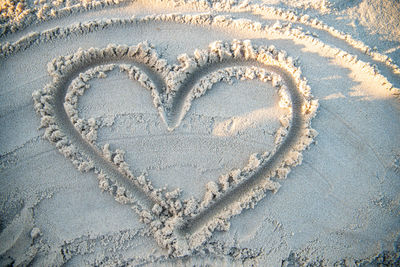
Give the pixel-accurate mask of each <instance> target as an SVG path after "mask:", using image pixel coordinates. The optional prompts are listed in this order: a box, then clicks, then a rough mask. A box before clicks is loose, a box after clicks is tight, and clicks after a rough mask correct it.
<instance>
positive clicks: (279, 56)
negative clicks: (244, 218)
mask: <svg viewBox="0 0 400 267" xmlns="http://www.w3.org/2000/svg"><path fill="white" fill-rule="evenodd" d="M216 43H217V45H216ZM216 43H213V44H211V45H210V47H209V49H208V50H207V51H206V52H205V53H206V54H207V53H208V54H207V55H208V56H207V59H206V60H205V61H204V59H201V56H198V55H197V56H196V52H195V56H194V57H186V59H183V58H181V59H179V58H178V59H179V61H180V62H181V65H180V66H179V65H178V66H170V65H168V63H167V62H166V61H165V60H164V61H162V59H160V58H159V57H158V55H156V54H154V53H153V52H155V50H152V49H149V47H148V45H146V44H139V45H138V46H131V47H128V46H116V45H110V46H108V47H107V48H105V49H95V48H93V49H89V50H86V51H83V50H79V51H78V52H77V53H75V54H74V55H73V56H67V57H60V58H58V59H55V60H54V61H53V62H52V63H51V64H49V68H48V70H49V73H50V75H51V76H53V82H52V83H50V84H48V85H47V86H46V87H45V88H43V89H42V90H39V91H36V92H34V94H33V98H34V102H35V109H36V111H37V112H38V113H39V114H40V115H41V116H42V122H41V123H42V127H44V128H46V131H45V136H46V137H47V139H49V141H50V142H52V143H55V144H56V147H57V148H59V150H60V151H61V152H62V153H63V154H64V155H66V153H65V149H64V147H63V145H67V146H68V147H71V146H74V144H79V145H82V144H81V143H80V142H81V141H80V138H81V136H80V135H79V133H78V132H77V131H76V132H74V131H73V130H72V129H75V128H74V126H73V125H72V128H68V127H64V126H65V125H68V122H70V120H69V119H70V118H69V117H68V115H67V113H66V111H65V109H64V108H62V109H59V108H58V107H63V103H62V100H63V99H65V94H66V91H67V88H68V86H67V85H69V84H70V82H71V81H72V78H71V77H75V76H76V75H78V74H79V73H82V72H83V70H84V69H85V68H87V67H88V66H93V64H94V63H96V62H98V63H101V64H105V63H108V62H111V61H113V62H115V61H116V60H117V61H126V60H128V61H135V60H136V61H137V62H136V63H138V64H139V65H140V67H141V69H142V70H143V69H146V68H147V70H149V69H151V68H152V67H153V71H154V70H156V71H157V72H161V73H165V77H164V79H165V80H166V84H167V86H166V88H165V92H166V94H164V95H161V96H160V93H162V90H158V91H157V86H156V88H153V89H151V90H150V91H151V94H152V96H153V104H155V106H156V108H157V109H158V111H159V114H160V116H161V118H163V119H164V121H165V123H166V124H167V125H168V127H169V128H170V129H171V128H172V129H173V128H174V127H177V126H178V125H179V123H180V121H181V119H182V118H183V116H184V115H185V112H187V110H188V109H189V108H190V105H189V106H186V107H183V108H182V109H181V110H182V111H183V115H182V114H178V116H176V119H175V121H174V120H173V121H172V127H171V124H170V121H168V118H167V115H166V113H168V112H170V111H168V110H167V112H166V113H165V109H164V105H166V104H165V103H163V101H166V103H167V105H168V103H169V104H170V106H172V107H174V104H173V103H174V102H173V101H174V100H175V99H178V98H174V94H176V93H177V92H179V88H180V87H179V86H177V85H176V81H174V79H173V78H174V77H171V76H168V75H172V76H174V75H175V76H176V77H178V78H181V80H182V77H179V75H183V81H185V79H186V78H187V77H190V75H191V73H190V72H189V73H186V74H185V72H187V70H188V68H190V67H191V66H192V65H191V64H192V63H193V62H194V63H195V65H196V67H195V69H196V68H198V66H199V65H201V60H203V63H204V62H205V65H204V66H206V67H207V66H210V65H214V64H215V65H218V63H220V62H226V61H227V59H235V60H237V61H239V62H240V61H246V62H251V63H254V62H258V63H261V65H263V66H264V67H266V66H267V63H269V64H270V65H272V66H274V67H273V68H275V70H277V69H280V71H283V73H284V80H286V81H290V83H291V84H290V87H292V88H296V89H298V93H299V94H298V96H297V98H296V97H294V98H295V99H294V100H293V95H291V101H292V102H293V103H295V104H296V101H297V102H299V103H297V104H296V105H295V108H296V111H295V112H293V114H292V115H293V117H292V120H296V119H297V120H298V122H297V123H296V122H295V123H294V125H298V131H299V133H300V132H301V133H302V134H303V136H302V137H304V138H305V140H303V143H301V144H297V145H298V146H301V148H300V149H298V150H299V151H301V150H303V149H304V148H305V147H307V146H308V145H309V144H310V142H311V140H312V139H313V137H314V136H315V134H316V133H315V132H314V131H313V130H312V129H311V127H310V121H311V118H312V117H313V116H314V115H315V111H316V108H317V106H318V103H317V102H316V101H315V100H313V99H312V95H311V94H310V89H309V87H308V86H307V85H306V80H305V79H304V78H302V77H301V72H300V70H299V69H298V68H297V67H295V66H294V65H293V64H292V61H291V59H290V58H288V57H287V56H286V55H285V53H284V52H282V51H277V50H276V49H274V48H273V47H270V48H264V47H259V48H258V49H257V48H254V47H253V46H252V45H251V43H250V42H247V41H244V42H241V41H237V40H235V41H233V42H232V44H227V43H222V42H216ZM227 48H228V50H226V49H227ZM135 49H136V52H135V53H137V54H135V53H131V55H129V53H130V51H131V52H132V51H133V50H135ZM149 51H150V53H149ZM229 51H230V52H229ZM203 52H204V51H203ZM224 53H225V54H224ZM150 54H151V56H150V57H148V55H150ZM200 54H201V53H200ZM211 55H213V57H211ZM63 61H64V63H65V62H71V63H72V64H71V65H69V64H66V65H63V64H60V63H61V62H63ZM149 63H151V64H149ZM160 63H161V64H160ZM164 63H166V64H164ZM152 64H153V65H154V64H156V65H157V64H158V65H157V67H154V66H156V65H154V66H152ZM149 65H150V68H149ZM185 66H186V67H185ZM192 67H193V66H192ZM269 67H271V66H269ZM196 71H198V69H197V70H196ZM149 73H150V76H151V71H149ZM289 73H291V74H289ZM185 75H186V76H185ZM290 75H293V76H294V78H293V77H290ZM168 77H169V78H171V79H170V80H168ZM185 77H186V78H185ZM154 80H156V79H154ZM169 81H171V83H170V84H169V83H168V82H169ZM178 81H180V80H179V79H178ZM158 88H159V87H158ZM176 88H178V90H174V89H176ZM187 88H189V90H188V91H187V94H186V96H185V97H184V98H185V99H187V98H189V102H186V103H191V101H192V100H193V99H194V98H195V97H194V95H193V94H192V95H191V94H190V93H191V92H192V91H193V88H191V87H187ZM294 91H296V90H294ZM292 93H293V92H292ZM171 96H172V97H171ZM296 99H297V100H296ZM168 101H169V102H168ZM171 101H172V102H171ZM171 103H172V104H171ZM185 109H186V110H185ZM300 115H304V117H302V116H300ZM63 124H64V125H63ZM69 126H71V125H69ZM296 127H297V126H296ZM75 130H76V129H75ZM293 132H294V131H293V127H292V126H291V130H290V131H289V133H288V137H287V138H289V137H290V134H291V133H293ZM293 138H294V139H296V136H294V137H293ZM293 138H292V139H293ZM70 139H71V140H70ZM285 140H286V139H285ZM285 140H283V144H285ZM294 141H296V140H294ZM280 148H281V146H279V147H278V148H275V149H274V151H272V153H271V155H276V154H277V153H276V152H277V151H278V152H279V149H280ZM287 149H289V148H287ZM80 150H82V149H80ZM84 151H85V152H84V153H82V152H80V151H74V153H75V154H74V153H72V154H69V155H66V156H67V157H70V159H72V160H73V161H74V160H75V161H78V162H77V163H78V167H80V165H79V160H82V159H84V158H85V157H88V158H89V159H91V160H93V158H94V157H95V153H88V150H84ZM89 152H90V151H89ZM86 154H89V155H86ZM271 158H272V159H271ZM259 160H260V161H261V163H260V164H261V165H263V164H264V163H265V162H266V163H265V164H268V161H269V162H271V160H272V161H275V162H276V161H282V160H283V159H280V158H277V159H273V157H270V158H261V159H259ZM295 161H296V160H295ZM84 162H85V161H84ZM73 163H74V162H73ZM298 163H299V162H292V163H291V164H286V163H285V164H284V165H288V166H294V165H296V164H298ZM74 165H76V162H75V163H74ZM95 166H102V168H104V166H108V167H107V168H108V170H107V171H106V172H108V173H109V174H108V176H111V177H113V176H114V177H120V175H121V170H120V169H116V168H115V166H110V165H109V163H107V162H106V161H101V160H100V161H98V162H95V163H94V164H93V166H90V164H89V166H88V167H95ZM97 168H98V167H97ZM95 171H96V170H95ZM97 171H98V170H97ZM98 172H99V171H98ZM101 174H102V172H99V175H101ZM103 175H104V172H103ZM123 175H125V176H128V178H137V177H134V176H133V175H132V174H129V173H123ZM267 176H268V178H267V179H264V180H262V178H263V177H262V176H260V175H259V176H257V177H261V178H258V179H252V178H249V179H245V180H244V184H245V185H246V184H247V186H246V187H244V186H243V185H242V184H236V185H235V187H234V188H233V190H231V191H227V192H224V194H225V195H228V196H229V193H230V192H231V193H230V195H231V196H232V194H235V193H237V192H236V191H237V189H238V188H239V189H240V188H248V189H250V191H257V190H258V194H259V195H257V193H256V195H254V196H253V197H254V198H255V203H256V202H258V200H259V199H261V198H262V195H263V194H264V193H265V191H266V190H268V189H271V182H273V181H272V180H271V179H270V178H272V177H273V176H274V175H272V173H269V175H267ZM251 177H254V175H253V176H251ZM249 181H250V182H249ZM252 181H253V182H252ZM266 181H267V183H265V182H266ZM118 182H119V183H120V184H122V186H123V187H125V188H128V191H130V192H131V193H132V192H135V191H137V190H132V186H131V184H130V183H128V182H127V181H126V180H125V179H118ZM130 182H133V184H134V185H136V187H139V188H141V189H143V188H145V189H146V188H147V189H146V190H147V191H146V190H145V196H144V197H143V199H142V200H141V201H142V202H143V203H146V199H147V198H150V199H151V200H152V201H154V202H156V203H158V204H160V203H165V198H163V196H162V192H161V191H160V190H157V189H154V188H152V187H151V184H150V183H148V182H147V181H146V180H143V178H141V179H140V181H138V180H135V179H130ZM248 183H250V184H248ZM257 183H258V184H257ZM263 183H264V184H263ZM235 189H236V191H235ZM239 191H240V190H239ZM245 191H246V190H245ZM232 192H233V193H232ZM139 194H140V193H138V191H137V192H135V196H138V195H139ZM242 195H243V194H242ZM260 196H261V197H260ZM228 198H229V197H228ZM214 202H215V203H217V206H218V203H223V204H224V202H223V201H220V200H219V199H218V200H217V201H214ZM232 203H233V202H232ZM241 203H242V202H241ZM251 203H253V204H254V201H253V200H249V201H248V204H251ZM132 204H134V209H135V210H136V211H137V212H138V213H139V214H140V216H141V218H142V221H144V222H145V223H147V224H149V225H150V227H151V228H156V226H154V221H152V219H149V218H152V217H153V216H154V212H153V211H151V209H149V208H144V207H143V206H141V205H140V204H138V203H132ZM149 206H151V205H149ZM222 206H224V207H226V206H227V205H226V203H225V204H224V205H222ZM228 206H229V205H228ZM250 206H251V205H250ZM224 207H223V208H224ZM153 208H154V206H153ZM161 208H162V209H165V210H168V209H170V208H171V207H168V205H161ZM243 208H246V207H245V206H244V207H241V208H240V209H239V212H238V213H240V212H241V210H242V209H243ZM247 208H248V207H247ZM204 210H205V211H206V212H207V211H209V210H210V209H209V208H208V206H207V207H206V208H205V209H204ZM229 212H230V213H231V214H228V215H227V217H226V218H219V217H218V218H217V219H218V220H219V222H218V223H217V224H216V225H214V226H211V228H213V229H211V231H208V228H209V227H208V226H207V225H206V226H207V227H205V226H204V224H203V228H207V229H206V232H204V231H203V232H201V231H197V232H196V231H195V233H193V232H191V231H187V229H185V228H187V227H186V226H185V223H182V220H181V221H180V219H181V218H177V217H176V216H175V215H174V214H173V212H170V214H168V215H167V217H169V218H168V219H167V220H166V221H164V222H163V223H164V226H163V227H162V228H160V229H158V230H156V231H153V233H154V236H155V237H156V239H157V240H158V241H159V243H160V241H161V240H164V241H165V240H167V241H166V242H161V244H160V245H162V246H164V247H167V248H168V249H169V250H170V254H171V255H186V254H188V253H189V252H190V251H193V250H195V249H197V248H198V247H199V246H201V245H202V244H203V243H204V242H205V241H206V240H207V239H208V238H209V237H210V236H211V234H212V232H213V231H214V230H215V229H216V228H218V227H219V226H220V225H221V224H222V225H223V224H224V223H225V222H227V221H229V219H230V217H232V216H233V215H235V212H236V211H235V212H233V211H228V213H229ZM152 213H153V214H152ZM200 218H201V216H200ZM203 218H204V215H203ZM193 221H194V222H196V221H197V222H199V221H201V219H198V218H197V219H194V220H193ZM191 222H192V221H187V222H186V225H189V224H190V223H191ZM207 231H208V232H207ZM199 233H200V234H199ZM193 240H196V241H193ZM199 240H200V241H199Z"/></svg>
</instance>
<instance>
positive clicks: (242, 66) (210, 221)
mask: <svg viewBox="0 0 400 267" xmlns="http://www.w3.org/2000/svg"><path fill="white" fill-rule="evenodd" d="M178 60H179V62H180V65H169V64H168V62H167V61H166V60H164V59H162V58H160V57H159V56H158V55H157V52H156V50H155V49H154V48H153V47H151V46H150V45H148V44H147V42H144V43H140V44H138V45H136V46H125V45H109V46H107V47H106V48H102V49H98V48H90V49H88V50H82V49H80V50H78V51H77V52H76V53H74V54H73V55H69V56H62V57H59V58H56V59H54V60H53V61H52V62H50V63H49V64H48V71H49V74H50V75H51V76H52V78H53V81H52V82H51V83H50V84H48V85H46V87H45V88H43V89H41V90H38V91H35V92H34V93H33V99H34V105H35V110H36V111H37V113H38V114H40V116H41V127H42V128H45V134H44V135H45V137H46V138H47V139H48V140H49V141H50V142H51V143H53V144H55V146H56V147H57V148H58V149H59V151H60V152H61V153H62V154H64V155H65V157H67V158H68V159H70V160H71V161H72V163H73V164H74V165H75V166H76V167H77V168H78V169H79V170H81V171H89V170H94V171H95V173H97V174H98V177H99V182H100V187H101V188H102V189H104V190H107V191H109V192H110V193H111V194H113V195H114V197H115V199H116V200H117V201H119V202H120V203H124V204H128V205H131V207H132V209H133V210H135V211H136V212H137V213H138V214H139V216H140V219H141V221H142V222H144V223H145V224H147V225H148V226H149V228H150V231H151V233H152V234H153V236H154V238H155V239H156V240H157V242H158V243H159V245H160V246H162V247H165V248H168V250H169V253H170V255H171V256H182V255H187V254H189V253H191V252H192V251H194V250H196V249H199V248H200V247H201V245H202V244H204V243H205V242H206V241H207V239H208V238H210V237H211V235H212V233H213V231H215V230H228V229H229V219H230V218H231V217H232V216H234V215H237V214H239V213H240V212H241V211H242V210H243V209H246V208H252V207H254V205H255V204H256V203H257V202H258V201H259V200H261V199H262V198H263V197H264V195H265V193H266V192H267V191H273V192H276V191H277V190H278V189H279V186H280V185H279V183H278V182H277V179H280V178H285V177H286V176H287V174H288V173H289V170H290V168H291V167H293V166H295V165H297V164H299V163H301V160H302V155H301V151H303V150H304V149H305V148H306V147H308V146H309V144H310V143H311V142H312V140H313V138H314V137H315V136H316V132H315V130H313V129H312V128H311V119H312V118H313V117H314V116H315V113H316V110H317V107H318V102H317V101H316V100H313V98H312V95H311V93H310V88H309V86H308V85H307V81H306V79H305V78H303V77H302V76H301V71H300V69H299V68H298V67H296V66H295V65H294V63H293V60H292V58H291V57H288V56H287V55H286V53H285V52H284V51H278V50H277V49H275V47H273V46H270V47H261V46H260V47H255V46H253V45H252V44H251V43H250V41H238V40H234V41H232V42H231V43H224V42H221V41H216V42H213V43H211V44H210V45H209V47H208V49H205V50H196V51H195V52H194V55H193V56H192V57H190V56H187V55H186V54H184V55H181V56H179V57H178ZM116 64H119V68H120V70H121V71H123V72H126V73H127V75H128V77H129V78H130V79H132V80H136V81H138V82H139V83H140V84H141V85H142V86H143V87H144V88H146V89H147V90H149V91H150V93H151V95H152V97H153V104H154V106H155V107H156V108H157V110H158V112H159V115H160V117H161V119H162V120H163V121H164V122H165V124H166V127H167V128H168V129H169V130H170V131H173V130H174V129H175V128H176V127H178V126H179V125H180V123H181V121H182V119H183V118H184V116H185V114H186V112H187V111H188V110H189V109H190V105H191V103H192V101H193V100H194V99H195V98H198V97H200V96H202V95H203V94H205V93H206V92H207V90H208V89H210V88H211V87H212V86H213V84H215V83H217V82H220V81H229V79H231V78H232V77H234V78H237V79H255V78H258V79H259V80H261V81H264V82H272V84H273V86H274V87H275V88H276V89H277V92H278V94H279V96H280V106H281V107H283V108H287V109H288V110H289V111H290V112H289V116H287V117H283V118H281V119H280V122H281V128H279V129H278V131H277V133H276V136H275V148H274V149H273V150H272V151H270V152H265V153H264V154H262V155H252V156H251V157H250V159H249V163H248V164H247V166H245V167H243V168H242V169H238V170H234V171H231V172H230V173H228V174H225V175H221V176H220V177H219V180H218V182H217V183H216V182H209V183H207V185H206V193H205V195H204V198H203V199H202V200H201V201H196V200H194V199H193V198H192V199H189V200H182V199H180V196H179V190H174V191H171V192H167V191H166V190H165V189H157V188H155V187H154V186H153V185H152V184H151V182H150V180H149V179H147V178H146V177H145V176H143V175H140V176H134V175H133V174H132V172H131V171H130V170H129V166H128V164H127V163H126V162H125V161H124V159H123V154H121V152H120V151H119V150H117V151H116V152H111V151H110V150H109V148H108V146H107V145H106V146H104V147H103V148H99V147H98V145H96V143H95V139H96V138H95V136H96V133H97V132H96V130H97V127H98V126H97V124H96V121H95V120H84V119H80V118H79V117H78V113H77V105H78V96H79V95H82V94H83V93H84V91H85V89H86V84H85V83H86V82H87V81H88V80H90V79H91V78H93V77H94V76H97V75H103V74H104V72H106V71H108V70H111V69H112V68H114V67H115V66H116ZM150 179H151V177H150Z"/></svg>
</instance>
